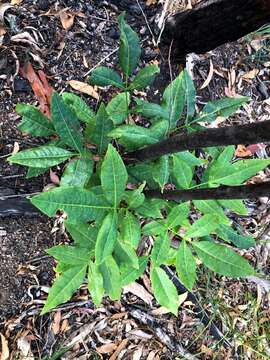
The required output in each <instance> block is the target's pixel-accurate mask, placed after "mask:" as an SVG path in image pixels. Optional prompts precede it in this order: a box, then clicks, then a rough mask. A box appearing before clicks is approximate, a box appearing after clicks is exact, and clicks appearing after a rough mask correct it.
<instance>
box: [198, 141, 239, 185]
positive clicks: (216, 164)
mask: <svg viewBox="0 0 270 360" xmlns="http://www.w3.org/2000/svg"><path fill="white" fill-rule="evenodd" d="M234 152H235V147H234V146H227V147H226V148H225V149H224V150H223V151H222V152H221V153H220V154H219V155H218V156H217V158H216V159H215V160H214V161H213V162H212V164H211V165H210V166H209V167H208V168H207V170H206V171H204V174H203V181H204V182H207V181H208V179H209V177H210V176H211V177H216V176H218V173H219V170H220V169H221V168H223V167H226V168H227V167H228V166H229V165H230V162H231V160H232V158H233V156H234Z"/></svg>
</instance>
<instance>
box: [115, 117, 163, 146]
mask: <svg viewBox="0 0 270 360" xmlns="http://www.w3.org/2000/svg"><path fill="white" fill-rule="evenodd" d="M166 131H167V122H166V121H159V122H158V123H155V124H154V125H153V126H151V128H149V129H147V128H145V127H142V126H138V125H121V126H119V127H117V128H116V129H114V130H113V131H111V132H110V133H109V136H111V137H112V138H115V139H118V141H119V143H120V144H121V145H123V146H125V148H126V150H133V149H137V148H140V147H142V146H145V145H151V144H155V143H156V142H158V141H159V140H160V139H161V138H163V137H164V135H165V133H166Z"/></svg>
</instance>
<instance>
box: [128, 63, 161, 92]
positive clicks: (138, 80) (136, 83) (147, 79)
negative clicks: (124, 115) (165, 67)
mask: <svg viewBox="0 0 270 360" xmlns="http://www.w3.org/2000/svg"><path fill="white" fill-rule="evenodd" d="M159 73H160V69H159V67H158V66H157V65H155V64H152V65H147V66H146V67H145V68H143V69H141V70H139V72H138V74H137V75H136V76H135V79H134V80H133V81H132V83H131V84H130V89H132V90H133V89H136V90H141V89H143V88H145V87H146V86H149V85H152V83H153V82H154V80H155V78H156V75H157V74H159Z"/></svg>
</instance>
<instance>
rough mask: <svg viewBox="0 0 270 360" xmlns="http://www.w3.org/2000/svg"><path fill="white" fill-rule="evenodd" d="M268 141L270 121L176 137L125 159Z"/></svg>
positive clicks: (140, 150) (127, 161)
mask: <svg viewBox="0 0 270 360" xmlns="http://www.w3.org/2000/svg"><path fill="white" fill-rule="evenodd" d="M268 141H270V121H269V120H268V121H262V122H258V123H252V124H247V125H236V126H226V127H221V128H217V129H216V128H215V129H206V130H203V131H198V132H193V133H191V134H186V135H174V136H172V137H170V138H168V139H165V140H162V141H160V142H158V143H156V144H154V145H150V146H146V147H145V148H143V149H139V150H135V151H133V152H130V153H127V154H126V155H125V156H124V159H125V162H126V163H127V164H133V163H137V162H138V161H147V160H151V159H155V158H158V157H160V156H162V155H166V154H173V153H177V152H179V151H186V150H195V149H198V148H205V147H214V146H227V145H238V144H257V143H260V142H268Z"/></svg>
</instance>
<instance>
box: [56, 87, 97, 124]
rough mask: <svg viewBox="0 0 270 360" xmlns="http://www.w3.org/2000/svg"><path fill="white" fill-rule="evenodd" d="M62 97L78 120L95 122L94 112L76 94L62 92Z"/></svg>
mask: <svg viewBox="0 0 270 360" xmlns="http://www.w3.org/2000/svg"><path fill="white" fill-rule="evenodd" d="M62 99H63V100H64V102H65V104H66V105H67V106H68V107H69V108H70V109H71V110H72V111H73V112H74V113H75V115H76V116H77V118H78V119H79V120H80V121H82V122H84V123H86V124H89V123H92V124H95V121H96V120H95V116H96V114H95V113H94V111H93V110H92V109H91V108H90V107H89V106H88V105H87V104H86V102H85V101H83V100H82V99H81V98H80V97H79V96H78V95H75V94H72V93H68V92H64V93H63V94H62Z"/></svg>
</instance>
